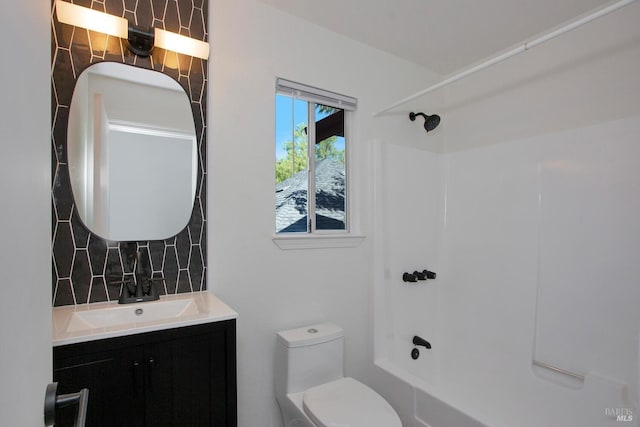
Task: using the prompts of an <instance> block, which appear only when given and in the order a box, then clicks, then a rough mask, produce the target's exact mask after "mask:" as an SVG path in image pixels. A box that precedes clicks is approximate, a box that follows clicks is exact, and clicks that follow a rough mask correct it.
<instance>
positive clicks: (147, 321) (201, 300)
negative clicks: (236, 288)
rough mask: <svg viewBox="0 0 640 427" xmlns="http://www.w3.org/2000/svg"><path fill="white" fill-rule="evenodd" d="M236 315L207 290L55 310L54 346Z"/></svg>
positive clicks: (62, 307)
mask: <svg viewBox="0 0 640 427" xmlns="http://www.w3.org/2000/svg"><path fill="white" fill-rule="evenodd" d="M236 317H238V313H236V312H235V311H233V310H232V309H231V308H230V307H229V306H227V305H226V304H225V303H224V302H222V301H220V299H218V298H217V297H216V296H215V295H213V294H211V293H209V292H208V291H199V292H187V293H181V294H172V295H161V296H160V299H159V300H157V301H148V302H140V303H133V304H118V303H117V302H116V301H110V302H96V303H92V304H78V305H64V306H60V307H54V308H53V313H52V323H51V327H52V343H53V345H54V346H59V345H65V344H74V343H80V342H86V341H93V340H99V339H103V338H113V337H121V336H125V335H133V334H139V333H144V332H152V331H160V330H163V329H170V328H180V327H184V326H192V325H199V324H203V323H210V322H218V321H222V320H228V319H235V318H236Z"/></svg>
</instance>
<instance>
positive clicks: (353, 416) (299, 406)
mask: <svg viewBox="0 0 640 427" xmlns="http://www.w3.org/2000/svg"><path fill="white" fill-rule="evenodd" d="M343 348H344V332H343V331H342V328H340V327H339V326H337V325H335V324H333V323H322V324H318V325H312V326H306V327H303V328H297V329H290V330H288V331H282V332H279V333H278V334H277V344H276V358H275V363H276V366H275V392H276V399H277V400H278V404H279V405H280V411H281V412H282V418H283V419H284V427H402V423H401V422H400V418H399V417H398V414H397V413H396V411H395V410H394V409H393V408H392V407H391V405H389V403H388V402H387V401H386V400H384V398H383V397H382V396H380V395H379V394H378V393H376V392H375V391H373V390H372V389H371V388H369V387H367V386H366V385H364V384H362V383H361V382H359V381H357V380H355V379H353V378H349V377H345V376H344V371H343Z"/></svg>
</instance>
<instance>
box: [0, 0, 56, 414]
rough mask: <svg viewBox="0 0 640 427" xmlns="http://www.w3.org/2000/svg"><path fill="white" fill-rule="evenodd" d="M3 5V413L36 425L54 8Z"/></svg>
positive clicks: (45, 298)
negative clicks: (51, 13) (51, 34)
mask: <svg viewBox="0 0 640 427" xmlns="http://www.w3.org/2000/svg"><path fill="white" fill-rule="evenodd" d="M3 6H4V9H3V11H2V17H1V18H0V23H1V25H0V37H1V38H2V40H3V41H4V42H3V43H2V47H1V48H0V49H1V52H0V53H1V56H2V58H3V66H2V67H1V70H2V71H0V77H1V80H2V87H3V93H2V99H3V102H2V104H1V105H0V139H1V144H2V162H3V164H2V168H0V174H1V178H0V186H1V188H0V198H1V200H2V209H0V230H1V232H0V236H2V239H3V241H2V245H0V271H1V272H2V295H3V298H2V301H1V302H0V339H1V340H2V350H1V351H0V378H2V381H0V414H1V415H0V418H1V419H2V424H3V425H7V426H9V425H11V426H33V427H36V426H41V425H42V419H43V418H42V417H43V412H42V408H43V403H44V391H45V386H46V384H47V383H48V382H49V381H50V379H51V255H50V247H51V231H50V227H51V225H50V224H51V210H50V203H51V172H50V169H51V166H50V165H51V138H50V134H51V131H50V108H51V103H50V101H49V86H50V76H49V73H50V57H51V54H50V41H49V40H50V39H49V37H50V8H49V3H48V2H18V1H13V2H9V3H8V4H5V5H3ZM9 40H20V42H19V43H12V42H9Z"/></svg>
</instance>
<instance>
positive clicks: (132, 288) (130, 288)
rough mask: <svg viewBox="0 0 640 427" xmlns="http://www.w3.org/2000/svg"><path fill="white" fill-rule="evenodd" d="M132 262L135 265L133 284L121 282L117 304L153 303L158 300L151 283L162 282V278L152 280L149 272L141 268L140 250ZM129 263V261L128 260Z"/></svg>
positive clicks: (158, 295) (158, 296) (157, 294)
mask: <svg viewBox="0 0 640 427" xmlns="http://www.w3.org/2000/svg"><path fill="white" fill-rule="evenodd" d="M129 258H133V262H134V265H135V273H134V275H133V282H132V281H131V280H125V281H123V282H122V292H121V293H120V298H119V299H118V304H130V303H134V302H144V301H155V300H157V299H159V298H160V294H159V293H158V292H157V290H156V288H155V286H153V282H155V281H159V280H162V281H164V279H162V278H152V277H150V274H149V272H148V271H147V269H146V268H144V266H143V258H142V253H141V251H140V250H138V251H136V254H135V258H134V257H129ZM130 261H131V259H130Z"/></svg>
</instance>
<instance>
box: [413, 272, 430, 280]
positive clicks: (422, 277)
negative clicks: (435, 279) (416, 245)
mask: <svg viewBox="0 0 640 427" xmlns="http://www.w3.org/2000/svg"><path fill="white" fill-rule="evenodd" d="M425 271H426V270H425ZM425 271H414V272H413V275H414V276H416V279H418V280H427V273H425Z"/></svg>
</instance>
